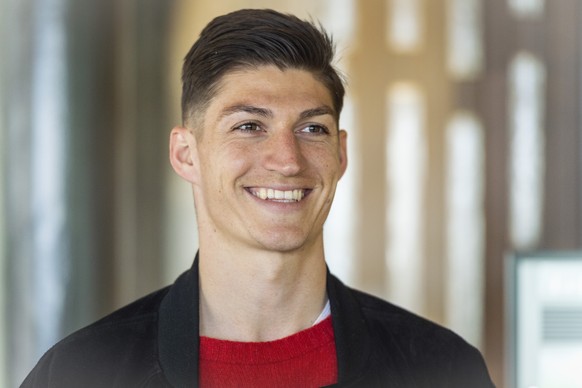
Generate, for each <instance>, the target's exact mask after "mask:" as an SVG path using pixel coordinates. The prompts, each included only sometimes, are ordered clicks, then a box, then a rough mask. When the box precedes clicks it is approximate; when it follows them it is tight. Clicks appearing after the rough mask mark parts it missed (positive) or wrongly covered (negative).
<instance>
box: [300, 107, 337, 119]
mask: <svg viewBox="0 0 582 388" xmlns="http://www.w3.org/2000/svg"><path fill="white" fill-rule="evenodd" d="M324 115H331V116H335V113H334V110H333V109H331V108H330V107H329V106H327V105H322V106H319V107H317V108H313V109H308V110H305V111H303V112H301V114H300V115H299V119H300V120H305V119H310V118H312V117H316V116H324Z"/></svg>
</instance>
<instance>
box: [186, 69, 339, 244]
mask: <svg viewBox="0 0 582 388" xmlns="http://www.w3.org/2000/svg"><path fill="white" fill-rule="evenodd" d="M219 86H220V87H219V89H218V93H217V94H216V96H215V97H214V98H213V99H212V101H211V103H210V105H209V106H208V108H207V110H206V111H205V114H204V117H203V120H202V124H201V126H202V128H198V129H197V130H198V131H199V133H198V136H197V137H196V145H195V148H196V150H197V152H196V155H197V160H195V161H194V163H198V171H199V172H198V179H196V180H195V181H194V182H193V183H194V192H195V200H196V209H197V214H198V222H199V227H200V228H205V230H206V232H208V233H214V234H217V236H216V237H218V238H219V241H225V243H228V244H233V243H234V244H236V245H237V246H240V247H253V248H256V249H262V250H265V249H266V250H271V251H280V252H287V251H293V250H298V249H302V248H308V247H309V246H314V244H317V243H321V239H322V229H323V224H324V222H325V219H326V218H327V215H328V213H329V209H330V206H331V203H332V200H333V196H334V193H335V188H336V184H337V182H338V180H339V179H340V177H341V176H342V174H343V173H344V171H345V168H346V134H345V132H344V131H339V130H338V127H337V120H336V113H335V112H334V111H333V108H332V106H333V105H332V100H331V97H330V93H329V91H328V90H327V89H326V88H325V87H324V85H323V84H322V83H321V82H319V81H318V80H316V79H315V78H314V77H313V75H312V74H311V73H310V72H307V71H303V70H296V69H288V70H284V71H282V70H279V69H278V68H276V67H274V66H262V67H258V68H252V69H246V70H240V71H235V72H231V73H228V74H226V75H225V76H224V77H223V79H222V80H221V82H220V85H219ZM195 159H196V158H195Z"/></svg>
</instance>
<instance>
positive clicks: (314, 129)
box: [301, 124, 329, 135]
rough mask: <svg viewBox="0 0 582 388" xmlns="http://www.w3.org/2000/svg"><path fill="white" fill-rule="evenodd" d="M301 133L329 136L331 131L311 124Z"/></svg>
mask: <svg viewBox="0 0 582 388" xmlns="http://www.w3.org/2000/svg"><path fill="white" fill-rule="evenodd" d="M301 132H307V133H315V134H322V135H323V134H327V133H329V130H328V129H327V128H326V127H324V126H323V125H317V124H310V125H308V126H306V127H304V128H303V129H302V130H301Z"/></svg>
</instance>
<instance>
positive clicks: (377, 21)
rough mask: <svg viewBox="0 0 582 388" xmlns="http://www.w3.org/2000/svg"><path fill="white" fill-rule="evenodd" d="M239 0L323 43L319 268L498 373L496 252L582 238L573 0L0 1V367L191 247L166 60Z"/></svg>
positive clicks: (501, 318)
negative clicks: (333, 90)
mask: <svg viewBox="0 0 582 388" xmlns="http://www.w3.org/2000/svg"><path fill="white" fill-rule="evenodd" d="M244 7H261V8H263V7H268V8H274V9H277V10H280V11H286V12H291V13H294V14H297V15H298V16H300V17H302V18H313V19H316V20H320V21H321V23H322V24H323V25H324V26H325V27H326V29H328V31H330V32H331V33H332V34H333V35H334V37H335V40H336V42H337V46H338V66H339V67H340V68H341V69H342V71H343V72H344V73H345V74H346V75H347V83H348V95H347V104H346V108H345V111H344V113H343V117H342V121H341V124H342V126H343V127H344V128H346V129H347V130H348V133H349V139H348V140H349V168H348V173H347V175H346V176H345V177H344V178H343V180H342V181H341V182H340V187H339V189H338V193H337V195H336V201H335V203H334V207H333V209H332V214H331V215H330V218H329V220H328V223H327V224H326V229H325V234H326V244H327V245H326V250H327V252H326V256H327V257H328V260H329V265H330V267H331V270H332V271H333V272H335V273H336V274H337V275H338V276H339V277H340V278H342V279H343V280H344V281H345V282H346V283H348V284H349V285H352V286H355V287H358V288H361V289H363V290H366V291H368V292H370V293H373V294H375V295H379V296H381V297H384V298H387V299H389V300H391V301H393V302H395V303H397V304H400V305H402V306H404V307H406V308H408V309H410V310H412V311H414V312H417V313H419V314H421V315H423V316H426V317H428V318H430V319H432V320H434V321H436V322H439V323H441V324H443V325H446V326H447V327H450V328H452V329H453V330H455V331H457V332H458V333H460V334H461V335H462V336H463V337H464V338H466V340H467V341H468V342H470V343H472V344H473V345H475V346H476V347H478V348H479V349H480V350H481V351H482V352H483V354H484V356H485V357H486V361H487V363H488V366H489V369H490V372H491V375H492V377H493V379H494V381H495V383H496V384H497V386H499V387H504V386H511V385H512V381H513V382H514V381H515V380H514V379H513V377H512V376H513V375H514V374H515V370H514V367H515V365H514V363H513V362H512V359H511V354H512V350H511V347H512V344H513V343H514V338H513V334H512V331H511V330H509V329H508V326H512V323H511V320H510V319H509V318H508V317H510V316H513V315H514V313H515V311H513V310H512V309H515V306H514V305H513V304H512V303H511V300H512V299H511V298H512V295H511V292H510V291H511V290H510V288H511V287H513V286H512V279H513V278H512V277H511V276H513V275H511V274H512V273H513V272H512V271H509V270H508V269H507V268H508V266H507V262H508V261H511V258H512V257H516V256H520V257H522V256H523V255H525V256H527V254H528V253H529V252H534V253H535V254H537V252H540V251H543V252H550V253H555V252H563V251H576V250H579V249H581V248H582V246H581V245H582V224H581V221H582V208H581V199H582V197H581V195H582V192H581V188H582V186H581V185H582V169H581V161H582V152H581V151H582V139H581V136H580V134H581V128H582V127H581V124H582V116H581V111H580V109H579V107H580V104H581V92H582V2H580V1H579V0H552V1H543V0H321V1H312V0H293V1H291V0H288V1H284V0H280V1H275V0H271V1H258V0H256V1H251V0H246V1H243V0H238V1H237V0H223V1H216V0H123V1H120V0H99V1H96V0H94V1H91V0H0V279H1V280H0V314H1V315H0V386H5V387H14V386H17V385H18V384H19V383H20V382H21V381H22V379H23V378H24V376H25V375H26V374H27V372H28V371H29V370H30V369H31V368H32V366H33V365H34V364H35V362H36V361H37V360H38V358H39V357H40V356H41V355H42V354H43V352H44V351H46V350H47V349H48V348H49V347H50V346H51V345H52V344H53V343H55V342H56V341H57V340H58V339H60V338H62V337H63V336H65V335H66V334H68V333H70V332H72V331H73V330H75V329H77V328H79V327H81V326H83V325H86V324H88V323H90V322H92V321H94V320H95V319H97V318H99V317H101V316H103V315H104V314H106V313H108V312H110V311H112V310H113V309H115V308H117V307H119V306H121V305H123V304H125V303H127V302H129V301H131V300H133V299H135V298H137V297H139V296H141V295H144V294H146V293H148V292H150V291H153V290H155V289H157V288H159V287H161V286H163V285H166V284H169V283H171V282H172V281H173V279H174V278H175V277H176V276H177V275H178V274H179V273H180V272H182V271H184V270H185V269H187V268H188V267H189V266H190V265H191V262H192V260H193V257H194V254H195V252H196V247H197V236H196V222H195V217H194V210H193V203H192V199H191V193H190V189H189V187H188V185H187V184H186V183H185V182H182V181H180V180H179V179H178V178H177V177H176V176H175V175H174V173H173V172H172V170H171V167H170V165H169V162H168V157H167V148H168V146H167V143H168V136H169V132H170V129H171V128H172V127H173V126H174V125H176V124H179V123H180V111H179V99H180V67H181V61H182V58H183V56H184V55H185V54H186V52H187V50H188V49H189V47H190V46H191V44H192V43H193V42H194V40H195V39H196V37H197V36H198V33H199V32H200V30H201V29H202V27H203V26H204V25H205V24H206V23H207V22H208V21H210V20H211V19H212V18H213V17H215V16H217V15H219V14H222V13H225V12H227V11H231V10H235V9H238V8H244ZM535 254H534V256H535ZM550 256H551V255H550ZM574 256H576V255H575V254H574ZM544 273H545V272H542V273H541V274H542V275H541V276H542V277H543V274H544ZM572 273H576V272H572V271H570V274H572ZM578 273H579V272H578ZM556 276H557V277H556ZM508 279H509V280H508ZM553 279H554V280H555V282H554V283H556V282H557V283H560V277H559V275H555V276H554V278H553ZM571 280H572V279H571ZM578 280H580V282H579V283H577V281H578ZM572 281H573V284H574V285H576V284H582V276H581V277H578V278H573V280H572ZM574 289H575V287H574ZM579 295H580V299H576V298H574V299H573V300H574V303H578V304H580V303H582V291H580V294H579ZM512 306H513V307H512ZM580 311H582V307H581V309H580V310H579V312H580ZM580 316H581V317H582V315H580ZM574 319H578V318H576V317H575V318H574ZM508 322H509V323H508ZM569 322H581V323H580V327H582V318H580V321H575V320H574V321H572V320H570V321H569ZM571 339H572V338H566V340H567V341H570V340H571ZM578 340H580V341H582V334H580V338H578ZM575 357H581V356H580V353H575V354H574V360H576V358H575ZM580 359H582V358H580ZM570 360H572V358H571V357H570ZM579 365H580V364H579ZM579 365H578V366H579ZM578 382H579V380H578ZM580 384H582V383H580ZM530 385H531V386H533V383H532V384H528V385H527V386H530ZM523 386H526V385H523ZM542 386H543V385H542ZM560 386H564V387H566V386H572V387H574V386H580V385H567V384H566V385H560Z"/></svg>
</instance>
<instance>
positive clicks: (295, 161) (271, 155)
mask: <svg viewBox="0 0 582 388" xmlns="http://www.w3.org/2000/svg"><path fill="white" fill-rule="evenodd" d="M263 145H264V146H265V150H264V159H263V166H264V167H265V168H266V169H267V170H270V171H275V172H278V173H280V174H281V175H284V176H293V175H297V174H298V173H299V172H300V171H301V170H302V169H303V165H304V160H303V155H302V153H301V145H300V144H299V142H298V139H297V137H296V135H295V133H294V132H293V131H290V130H281V131H279V132H277V133H271V135H270V136H269V138H268V139H267V140H266V142H264V143H263Z"/></svg>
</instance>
